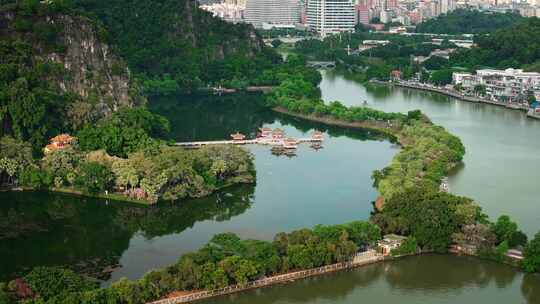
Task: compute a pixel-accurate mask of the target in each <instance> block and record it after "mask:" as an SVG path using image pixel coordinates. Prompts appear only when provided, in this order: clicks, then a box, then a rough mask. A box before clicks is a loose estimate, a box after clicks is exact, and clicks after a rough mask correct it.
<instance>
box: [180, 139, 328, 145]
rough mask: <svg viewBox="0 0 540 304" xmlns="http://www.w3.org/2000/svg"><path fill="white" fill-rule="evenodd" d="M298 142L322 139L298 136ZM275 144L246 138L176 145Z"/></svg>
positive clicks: (320, 140) (319, 140)
mask: <svg viewBox="0 0 540 304" xmlns="http://www.w3.org/2000/svg"><path fill="white" fill-rule="evenodd" d="M295 140H296V141H297V142H298V143H308V142H322V139H317V138H311V137H305V138H296V139H295ZM278 143H279V142H276V144H275V145H278ZM254 144H260V145H274V144H273V143H271V142H269V141H265V140H261V139H245V140H213V141H190V142H177V143H175V146H179V147H201V146H210V145H254Z"/></svg>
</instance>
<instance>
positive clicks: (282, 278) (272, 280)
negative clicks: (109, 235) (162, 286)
mask: <svg viewBox="0 0 540 304" xmlns="http://www.w3.org/2000/svg"><path fill="white" fill-rule="evenodd" d="M383 260H384V257H383V255H382V254H379V253H377V252H376V251H375V250H368V251H365V252H359V253H357V254H356V255H354V256H353V257H352V258H351V260H350V261H347V262H342V263H336V264H331V265H327V266H322V267H317V268H311V269H307V270H301V271H296V272H291V273H286V274H280V275H276V276H272V277H266V278H262V279H259V280H255V281H251V282H248V283H247V284H245V285H230V286H227V287H224V288H220V289H215V290H205V291H198V292H193V293H190V294H185V295H180V296H177V297H170V298H166V299H162V300H158V301H155V302H150V303H148V304H178V303H190V302H193V301H198V300H202V299H208V298H213V297H217V296H223V295H227V294H231V293H237V292H241V291H245V290H249V289H255V288H261V287H266V286H271V285H274V284H280V283H288V282H291V281H294V280H297V279H303V278H307V277H312V276H318V275H322V274H326V273H331V272H336V271H340V270H345V269H351V268H355V267H360V266H363V265H368V264H372V263H376V262H380V261H383Z"/></svg>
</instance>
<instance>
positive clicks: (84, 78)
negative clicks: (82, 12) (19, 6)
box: [0, 8, 144, 116]
mask: <svg viewBox="0 0 540 304" xmlns="http://www.w3.org/2000/svg"><path fill="white" fill-rule="evenodd" d="M105 36H106V35H105V32H104V30H103V29H101V28H100V27H99V26H98V25H97V24H96V22H93V21H92V20H90V19H88V18H86V17H83V16H79V15H76V14H73V13H69V14H68V13H59V12H54V11H50V10H46V9H44V10H41V11H39V12H31V13H30V12H24V11H21V10H16V9H9V8H2V10H1V11H0V40H4V41H12V42H13V41H16V42H18V41H22V42H24V43H26V44H28V45H30V46H31V48H32V51H31V53H32V58H29V60H31V61H32V62H33V63H32V64H34V65H44V66H46V67H47V68H48V69H50V71H48V72H47V73H44V75H45V76H44V77H46V78H48V79H47V80H48V83H49V85H50V86H52V87H56V88H57V89H59V90H61V91H62V92H64V93H75V94H78V95H80V97H81V99H82V101H84V102H85V103H87V104H89V105H92V106H93V110H94V111H95V110H97V111H98V112H100V114H101V115H99V116H102V115H107V114H108V113H110V112H112V111H115V110H116V109H118V108H119V107H121V106H134V105H138V104H141V103H143V102H144V99H143V98H142V97H141V96H140V95H139V94H138V90H137V89H136V86H134V84H133V80H132V79H131V76H130V71H129V69H128V68H127V65H126V64H125V63H124V61H123V60H121V58H119V57H118V56H116V55H115V54H113V52H112V51H111V48H110V46H109V45H108V44H107V43H106V42H105V41H106V40H105Z"/></svg>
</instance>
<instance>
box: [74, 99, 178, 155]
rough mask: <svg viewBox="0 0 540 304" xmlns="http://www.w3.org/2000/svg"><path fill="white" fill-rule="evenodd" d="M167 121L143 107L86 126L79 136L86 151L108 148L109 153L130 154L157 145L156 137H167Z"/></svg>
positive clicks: (126, 109)
mask: <svg viewBox="0 0 540 304" xmlns="http://www.w3.org/2000/svg"><path fill="white" fill-rule="evenodd" d="M168 132H169V123H168V121H167V120H166V119H165V118H164V117H162V116H159V115H157V114H153V113H150V112H149V111H148V110H146V109H144V108H125V109H122V110H120V111H118V112H117V113H114V114H113V115H112V116H110V117H107V118H104V119H102V120H101V121H100V122H98V125H97V126H92V125H87V126H86V127H84V128H83V129H82V130H81V131H80V132H79V133H78V134H77V136H78V139H79V145H80V147H81V149H82V150H83V151H94V150H99V149H105V150H106V151H107V152H108V153H110V154H112V155H115V156H121V157H126V156H127V154H129V153H132V152H136V151H138V150H141V149H144V148H148V147H151V146H155V145H156V144H157V143H156V141H155V140H154V138H165V137H166V136H167V134H168Z"/></svg>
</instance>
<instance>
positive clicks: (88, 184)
mask: <svg viewBox="0 0 540 304" xmlns="http://www.w3.org/2000/svg"><path fill="white" fill-rule="evenodd" d="M113 178H114V176H113V174H112V172H111V170H110V169H109V168H107V167H106V166H104V165H101V164H99V163H93V162H88V163H84V164H82V165H81V172H80V174H79V176H78V177H77V179H76V184H77V185H78V186H79V187H81V188H82V189H84V191H86V192H88V193H90V194H98V193H101V192H103V191H105V190H108V189H110V187H111V185H112V182H113Z"/></svg>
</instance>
